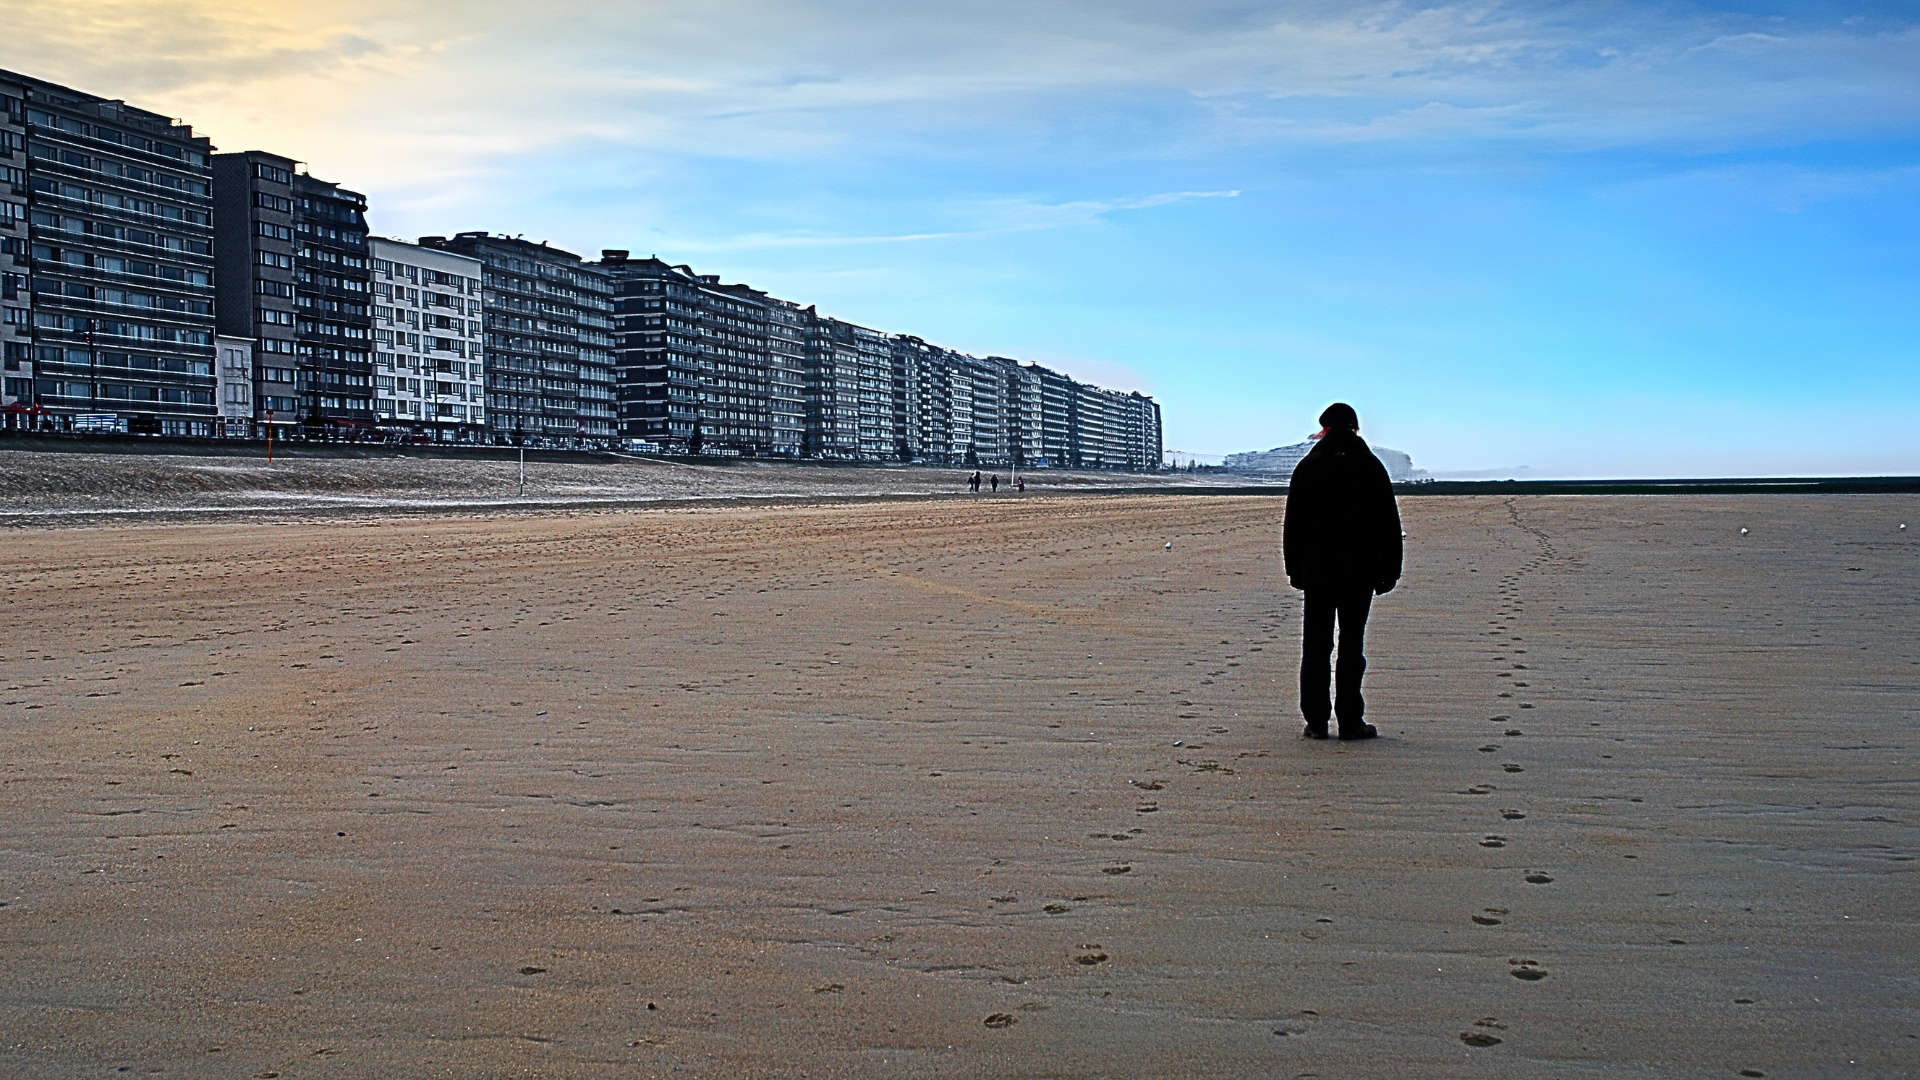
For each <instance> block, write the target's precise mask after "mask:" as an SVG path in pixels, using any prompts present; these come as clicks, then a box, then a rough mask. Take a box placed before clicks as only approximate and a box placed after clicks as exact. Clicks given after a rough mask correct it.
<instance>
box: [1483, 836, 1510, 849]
mask: <svg viewBox="0 0 1920 1080" xmlns="http://www.w3.org/2000/svg"><path fill="white" fill-rule="evenodd" d="M1480 846H1481V847H1506V846H1507V838H1506V837H1504V836H1495V835H1493V834H1491V833H1489V834H1487V838H1486V839H1485V840H1482V841H1480Z"/></svg>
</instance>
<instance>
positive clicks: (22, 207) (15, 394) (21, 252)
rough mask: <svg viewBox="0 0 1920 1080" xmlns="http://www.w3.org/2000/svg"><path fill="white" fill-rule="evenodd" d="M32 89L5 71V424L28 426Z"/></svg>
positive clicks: (1, 256) (0, 173)
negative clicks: (29, 128) (29, 112)
mask: <svg viewBox="0 0 1920 1080" xmlns="http://www.w3.org/2000/svg"><path fill="white" fill-rule="evenodd" d="M26 98H27V88H26V86H25V85H24V84H23V83H21V82H20V81H18V76H14V75H11V74H9V73H0V359H4V361H5V369H6V370H5V377H4V381H0V424H4V425H5V426H6V427H7V428H13V429H18V428H27V427H31V426H33V424H34V421H35V417H34V415H33V403H34V398H33V292H32V290H31V288H30V287H29V284H30V282H29V279H30V277H31V274H32V267H33V258H32V255H31V253H30V250H29V247H28V244H27V101H26Z"/></svg>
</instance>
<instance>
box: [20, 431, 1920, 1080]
mask: <svg viewBox="0 0 1920 1080" xmlns="http://www.w3.org/2000/svg"><path fill="white" fill-rule="evenodd" d="M46 457H47V458H48V459H49V460H48V461H46V462H44V464H45V467H46V468H49V469H56V470H57V469H60V468H73V467H72V466H71V465H70V463H69V464H62V463H60V462H56V461H51V459H52V458H53V457H55V455H47V456H46ZM328 467H331V466H328ZM487 468H488V469H490V470H494V471H493V472H489V473H488V474H487V475H488V479H487V481H486V482H487V483H488V484H490V485H492V486H491V487H490V488H488V490H489V491H498V490H500V489H501V488H502V487H503V485H504V484H505V483H506V479H505V475H506V474H505V473H504V472H501V471H500V470H511V469H512V468H513V466H512V465H510V464H502V463H496V464H495V465H489V466H487ZM556 468H558V467H556ZM583 468H584V467H583ZM661 468H664V466H661ZM17 471H18V470H16V472H17ZM79 471H84V470H79ZM818 472H819V473H821V474H822V476H826V474H829V473H832V470H819V471H818ZM61 475H66V474H61ZM74 475H78V473H77V472H76V473H74ZM212 475H214V476H216V477H217V476H218V475H219V474H217V473H216V474H212ZM599 475H606V474H599ZM734 475H736V476H737V475H745V474H741V473H736V474H734ZM833 475H836V476H845V475H848V474H844V473H838V474H833ZM562 479H563V478H562V477H560V474H558V473H554V474H549V475H548V478H547V479H546V480H543V481H542V482H552V483H555V484H558V483H561V482H562ZM34 482H36V483H40V482H42V481H34ZM77 482H78V481H73V480H69V481H67V483H68V484H69V485H71V484H72V483H77ZM831 482H837V481H831V480H830V478H829V479H822V480H820V484H821V485H828V484H829V483H831ZM19 483H25V481H19ZM44 483H45V484H46V485H49V486H48V488H47V492H51V493H53V494H48V493H46V492H43V493H42V494H41V495H40V496H35V498H38V499H39V500H40V501H39V502H38V503H34V502H33V501H32V499H29V500H27V501H28V503H30V504H31V505H29V507H28V508H29V509H31V508H32V506H39V507H41V508H42V509H43V510H47V511H49V512H51V510H54V509H59V508H60V507H72V506H79V505H81V504H80V502H77V501H75V500H77V499H81V498H82V497H84V496H85V495H86V493H84V492H82V493H80V494H79V495H70V494H61V492H62V491H63V489H62V488H61V486H60V485H61V481H60V480H59V476H57V475H56V476H53V478H52V479H50V480H45V481H44ZM196 483H200V482H199V481H196ZM221 483H223V482H216V481H211V480H210V481H205V482H204V483H203V484H202V485H201V486H202V487H203V488H206V489H208V490H214V489H218V490H216V491H215V493H214V494H211V495H208V494H199V495H196V494H193V493H192V492H186V491H178V492H173V493H171V494H169V493H167V492H154V491H151V490H145V489H142V487H141V485H139V484H133V485H126V484H122V486H121V487H120V488H118V489H115V490H114V491H109V492H100V493H95V495H94V496H93V497H94V498H95V499H96V504H95V505H96V506H101V507H104V508H105V509H109V510H128V509H129V508H131V511H132V512H130V513H129V514H126V515H123V516H124V517H127V518H128V519H129V520H130V521H132V523H131V524H129V523H127V522H126V521H118V520H115V519H113V518H112V516H111V515H104V516H103V515H96V516H93V517H87V516H85V515H79V514H69V515H67V516H66V517H65V518H64V519H62V520H64V521H67V522H68V523H74V524H85V525H86V526H87V527H66V528H43V527H34V528H11V529H7V530H6V531H5V532H4V533H0V572H3V573H4V577H5V580H6V582H7V586H8V587H7V589H6V591H5V593H4V594H0V627H3V629H0V673H4V678H5V683H4V685H5V687H6V692H5V694H4V697H3V698H0V701H4V704H3V705H0V723H3V724H4V735H5V739H6V743H7V746H6V751H5V753H4V755H3V756H0V761H4V771H0V780H4V783H0V820H4V822H5V827H4V842H3V843H0V901H3V902H4V903H0V943H4V944H3V945H0V955H4V958H5V962H6V969H7V975H8V978H7V979H6V985H5V989H4V990H3V991H0V1074H5V1075H7V1076H19V1077H34V1078H39V1077H49V1078H51V1077H80V1076H115V1075H123V1074H124V1075H147V1074H150V1073H151V1074H161V1073H162V1072H164V1075H169V1076H189V1077H253V1078H271V1077H286V1078H295V1077H402V1076H454V1077H656V1076H661V1077H664V1076H690V1077H819V1078H845V1077H875V1078H879V1077H982V1078H987V1077H995V1078H997V1077H1008V1078H1012V1077H1169V1078H1171V1077H1195V1076H1214V1077H1248V1078H1252V1077H1315V1076H1317V1077H1376V1076H1378V1077H1476V1078H1482V1077H1673V1078H1681V1077H1686V1078H1697V1077H1717V1076H1726V1077H1740V1076H1748V1077H1753V1076H1765V1077H1775V1078H1784V1077H1832V1076H1848V1077H1885V1078H1894V1077H1906V1076H1911V1075H1913V1074H1914V1073H1915V1072H1916V1071H1920V976H1916V974H1915V971H1916V962H1915V961H1916V954H1920V947H1917V945H1920V938H1917V937H1916V925H1915V923H1916V914H1917V913H1920V904H1916V901H1915V896H1916V876H1915V873H1914V871H1915V862H1914V858H1915V854H1916V850H1917V849H1920V828H1917V827H1916V822H1917V821H1920V772H1917V771H1916V768H1915V755H1914V745H1915V726H1916V720H1920V593H1916V590H1915V583H1916V582H1920V544H1916V541H1915V538H1914V537H1915V532H1916V531H1920V499H1916V498H1914V497H1911V496H1832V497H1815V498H1805V497H1798V496H1757V497H1685V498H1679V497H1676V498H1633V497H1619V498H1598V497H1596V498H1515V499H1502V498H1493V497H1483V498H1449V497H1423V498H1403V499H1402V500H1401V506H1402V513H1403V515H1404V516H1405V519H1406V528H1407V531H1408V533H1409V536H1408V559H1407V574H1406V577H1405V579H1404V581H1403V584H1402V586H1401V588H1400V589H1399V590H1398V591H1396V592H1395V593H1393V594H1391V595H1390V596H1387V597H1385V598H1383V599H1382V600H1381V601H1380V602H1379V603H1378V604H1377V606H1376V608H1375V616H1374V620H1373V622H1372V633H1371V642H1372V648H1371V660H1372V664H1371V669H1370V672H1369V675H1368V698H1369V703H1370V709H1371V714H1370V718H1371V719H1373V720H1374V721H1375V722H1376V723H1378V724H1379V726H1380V728H1381V731H1382V735H1383V737H1382V738H1381V739H1379V740H1376V741H1374V742H1370V743H1356V744H1342V743H1337V742H1308V741H1305V740H1302V739H1301V738H1299V720H1298V717H1297V713H1296V709H1295V705H1294V679H1295V674H1296V668H1297V663H1298V654H1297V647H1298V646H1297V641H1298V633H1299V612H1300V601H1299V599H1298V594H1296V593H1293V592H1292V591H1290V590H1289V589H1288V588H1287V587H1286V585H1285V582H1284V581H1283V580H1282V576H1281V574H1280V566H1279V550H1278V549H1279V522H1280V517H1281V513H1282V507H1283V505H1284V502H1283V500H1282V499H1278V498H1260V497H1211V496H1204V495H1181V496H1141V495H1128V494H1112V495H1098V496H1096V495H1085V494H1079V495H1074V494H1057V493H1049V492H1046V491H1034V492H1029V493H1028V495H1027V496H1025V497H1008V496H1001V497H998V498H993V497H982V498H978V499H966V498H943V499H938V500H920V501H870V502H863V503H851V502H846V501H839V502H822V503H817V504H807V503H804V502H801V503H791V504H783V505H778V506H756V505H738V506H724V505H712V504H705V505H679V506H674V505H662V506H659V507H654V508H641V507H633V506H619V507H613V506H600V507H595V506H594V505H591V504H589V503H582V504H581V506H580V508H579V509H576V510H574V511H571V512H562V511H553V512H547V513H524V512H516V511H515V510H514V509H513V508H512V507H511V506H507V507H499V508H493V509H487V510H486V512H484V513H481V512H468V513H443V512H437V511H436V510H435V508H434V507H431V506H427V507H420V506H414V507H411V508H410V509H409V512H408V513H406V514H404V515H400V514H395V513H386V512H382V507H380V506H372V505H364V504H352V505H347V506H343V507H341V508H340V513H339V514H337V515H336V516H335V517H332V518H328V519H321V518H314V519H310V520H309V519H303V518H298V517H292V518H284V519H274V520H262V521H258V522H250V521H247V520H243V519H241V518H240V517H238V516H235V515H233V514H228V515H227V516H225V517H222V518H221V520H220V521H219V522H218V523H209V524H195V523H187V524H179V523H173V524H165V525H160V524H151V523H146V517H143V516H142V515H147V516H153V515H152V514H149V511H153V512H155V513H157V510H156V508H158V507H161V506H163V505H166V504H167V503H168V500H173V501H174V502H178V503H183V504H186V503H191V504H193V505H201V504H200V503H194V502H193V500H195V499H200V500H203V501H205V502H207V504H209V505H216V506H223V507H225V509H227V510H232V509H233V508H234V506H236V505H240V503H239V502H238V496H229V495H222V494H220V493H219V492H220V491H226V490H228V488H231V487H232V485H229V486H228V488H222V487H221V486H220V484H221ZM849 483H850V484H851V483H852V482H851V481H849ZM855 486H857V485H855ZM955 486H957V485H955ZM234 490H238V489H234ZM246 490H253V488H250V487H249V488H247V489H246ZM436 490H437V489H436ZM810 490H811V489H810ZM357 491H358V489H354V491H349V492H347V495H349V496H352V497H354V498H358V497H360V496H359V495H358V494H356V493H355V492H357ZM813 494H818V495H822V496H825V495H831V494H833V492H824V491H822V492H813ZM55 495H59V497H58V498H55ZM436 497H437V496H436ZM63 499H64V500H65V501H61V500H63ZM221 499H228V500H229V502H228V503H220V500H221ZM143 500H144V501H143ZM248 505H251V504H248ZM18 508H19V504H18V500H16V505H15V509H18ZM142 508H145V509H142ZM389 509H390V508H389ZM441 509H443V510H444V509H445V508H444V507H443V508H441ZM50 520H52V518H50V517H48V516H46V515H45V514H43V515H42V516H41V517H40V518H36V519H33V520H31V521H28V520H25V519H21V520H16V521H14V522H13V524H34V525H44V524H46V523H47V522H48V521H50ZM1901 522H1907V523H1909V524H1910V525H1912V526H1915V528H1912V529H1909V530H1908V531H1906V532H1901V531H1899V530H1898V528H1897V526H1898V525H1899V523H1901ZM1742 528H1745V529H1748V530H1749V532H1748V533H1747V534H1746V535H1744V536H1743V535H1741V533H1740V530H1741V529H1742ZM1169 543H1171V544H1172V548H1171V550H1169V549H1168V548H1167V547H1166V545H1167V544H1169Z"/></svg>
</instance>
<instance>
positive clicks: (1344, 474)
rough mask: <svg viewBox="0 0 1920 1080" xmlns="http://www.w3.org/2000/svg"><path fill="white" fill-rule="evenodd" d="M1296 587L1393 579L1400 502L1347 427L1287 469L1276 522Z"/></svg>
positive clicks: (1371, 584)
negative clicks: (1281, 521)
mask: <svg viewBox="0 0 1920 1080" xmlns="http://www.w3.org/2000/svg"><path fill="white" fill-rule="evenodd" d="M1282 534H1283V539H1282V547H1283V554H1284V557H1285V560H1286V569H1287V580H1288V581H1289V582H1290V583H1292V585H1293V587H1294V588H1296V589H1321V588H1336V589H1339V588H1359V587H1367V588H1371V589H1373V590H1374V591H1375V592H1382V593H1384V592H1386V591H1388V590H1389V589H1392V588H1393V585H1394V583H1395V582H1397V581H1399V580H1400V559H1401V543H1400V507H1399V506H1398V505H1397V504H1396V503H1395V502H1394V500H1393V481H1391V480H1389V479H1388V478H1387V467H1386V466H1385V465H1382V464H1380V459H1379V458H1377V457H1374V456H1373V451H1372V450H1369V449H1367V444H1366V442H1365V440H1363V439H1361V438H1360V436H1359V435H1358V434H1355V433H1353V432H1344V431H1343V432H1333V431H1330V432H1328V433H1327V435H1326V437H1325V438H1323V439H1321V440H1320V443H1319V445H1318V446H1315V447H1314V448H1313V450H1312V451H1311V452H1310V453H1308V454H1307V456H1306V457H1305V458H1304V459H1302V460H1301V462H1300V464H1299V465H1298V466H1297V467H1295V468H1294V470H1293V480H1292V481H1291V482H1290V483H1289V484H1288V487H1287V510H1286V522H1285V525H1284V526H1283V529H1282Z"/></svg>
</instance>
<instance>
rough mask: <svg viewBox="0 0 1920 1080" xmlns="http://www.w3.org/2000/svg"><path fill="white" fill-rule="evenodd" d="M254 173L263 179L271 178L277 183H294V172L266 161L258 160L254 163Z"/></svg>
mask: <svg viewBox="0 0 1920 1080" xmlns="http://www.w3.org/2000/svg"><path fill="white" fill-rule="evenodd" d="M253 175H255V176H257V177H259V178H260V179H262V180H270V181H272V182H273V183H276V184H291V183H293V174H292V173H290V172H288V171H287V170H285V169H282V168H278V167H276V166H273V165H269V164H267V163H266V162H264V161H256V162H254V163H253Z"/></svg>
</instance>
